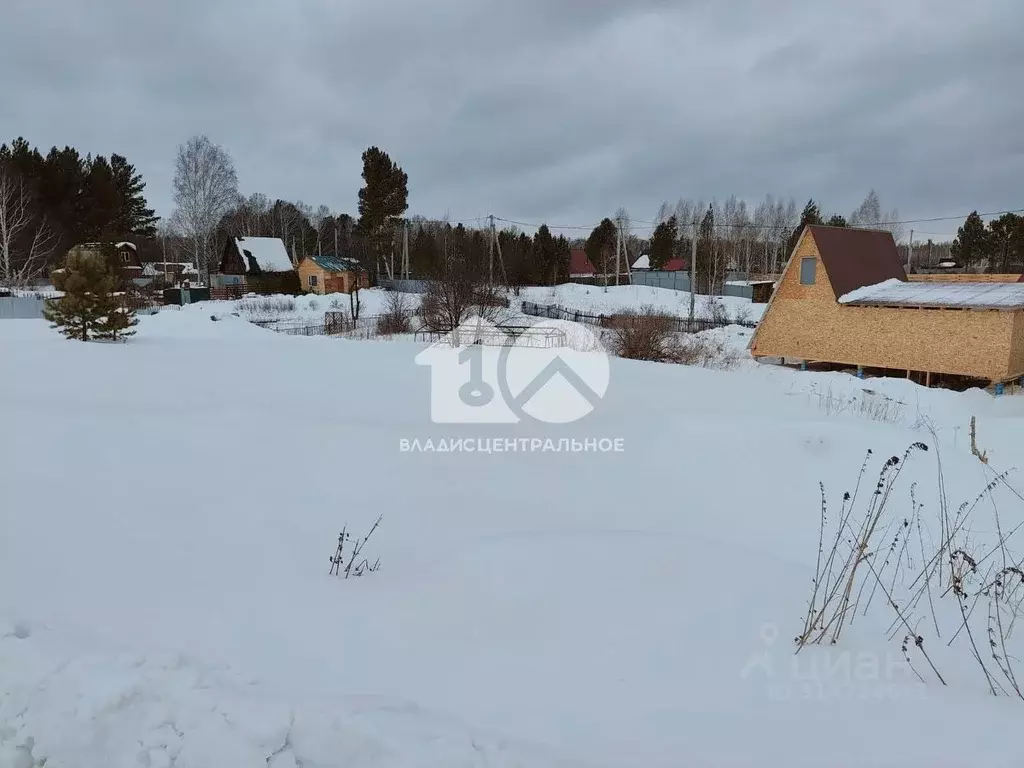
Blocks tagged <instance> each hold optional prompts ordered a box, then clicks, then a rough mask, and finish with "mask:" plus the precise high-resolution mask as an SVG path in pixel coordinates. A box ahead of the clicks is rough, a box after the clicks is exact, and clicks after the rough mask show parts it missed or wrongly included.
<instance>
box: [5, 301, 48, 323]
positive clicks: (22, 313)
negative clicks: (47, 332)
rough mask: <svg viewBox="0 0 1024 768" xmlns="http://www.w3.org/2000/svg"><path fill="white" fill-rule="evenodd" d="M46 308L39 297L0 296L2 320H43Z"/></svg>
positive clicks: (44, 302)
mask: <svg viewBox="0 0 1024 768" xmlns="http://www.w3.org/2000/svg"><path fill="white" fill-rule="evenodd" d="M45 307H46V299H45V298H41V297H37V296H0V320H42V319H43V309H44V308H45Z"/></svg>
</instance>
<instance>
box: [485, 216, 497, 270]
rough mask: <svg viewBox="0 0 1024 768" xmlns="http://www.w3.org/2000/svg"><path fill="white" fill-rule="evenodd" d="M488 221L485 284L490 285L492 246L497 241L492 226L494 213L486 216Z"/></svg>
mask: <svg viewBox="0 0 1024 768" xmlns="http://www.w3.org/2000/svg"><path fill="white" fill-rule="evenodd" d="M487 219H488V221H489V222H490V230H491V237H490V241H489V242H488V244H487V284H488V285H490V286H493V285H494V246H495V244H496V243H497V240H498V237H497V234H496V229H495V226H494V214H493V213H492V214H491V215H490V216H488V217H487Z"/></svg>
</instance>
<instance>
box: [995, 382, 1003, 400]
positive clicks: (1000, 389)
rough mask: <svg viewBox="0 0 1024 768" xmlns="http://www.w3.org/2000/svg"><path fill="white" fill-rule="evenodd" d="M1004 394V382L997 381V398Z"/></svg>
mask: <svg viewBox="0 0 1024 768" xmlns="http://www.w3.org/2000/svg"><path fill="white" fill-rule="evenodd" d="M1002 394H1003V382H1001V381H997V382H996V397H999V396H1001V395H1002Z"/></svg>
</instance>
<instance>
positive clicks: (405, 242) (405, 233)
mask: <svg viewBox="0 0 1024 768" xmlns="http://www.w3.org/2000/svg"><path fill="white" fill-rule="evenodd" d="M402 278H403V279H405V280H408V279H409V222H408V221H403V222H402Z"/></svg>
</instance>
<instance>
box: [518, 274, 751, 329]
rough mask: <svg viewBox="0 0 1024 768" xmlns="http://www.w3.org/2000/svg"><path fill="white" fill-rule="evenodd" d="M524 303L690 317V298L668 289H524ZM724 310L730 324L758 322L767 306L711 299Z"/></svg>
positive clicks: (701, 301) (700, 308) (703, 306)
mask: <svg viewBox="0 0 1024 768" xmlns="http://www.w3.org/2000/svg"><path fill="white" fill-rule="evenodd" d="M520 298H521V299H522V300H523V301H532V302H534V303H535V304H557V305H559V306H561V307H566V308H569V309H578V310H580V311H581V312H588V313H591V314H603V315H611V314H614V313H615V312H620V311H622V310H625V309H639V308H641V307H654V308H655V309H658V310H660V311H662V312H666V313H668V314H671V315H679V316H680V317H688V316H689V313H690V294H689V293H688V292H686V291H673V290H670V289H668V288H655V287H653V286H649V285H620V286H618V287H616V286H614V285H612V286H609V287H608V288H607V290H606V289H605V288H604V287H603V286H598V285H581V284H579V283H565V284H563V285H557V286H554V287H551V288H524V289H523V290H522V292H521V294H520ZM708 299H709V297H707V296H697V300H696V306H695V310H696V314H697V316H698V317H701V318H705V319H709V318H711V316H712V315H711V307H710V305H709V303H708ZM714 299H715V300H717V301H718V302H719V303H720V304H721V305H722V306H723V307H725V311H726V314H727V315H728V317H729V319H730V320H735V319H736V317H737V313H740V314H741V315H742V316H743V318H744V319H745V320H749V321H751V322H757V321H758V320H760V319H761V315H763V314H764V310H765V308H766V307H767V306H768V305H767V304H752V303H751V302H750V300H749V299H741V298H738V297H736V296H716V297H714Z"/></svg>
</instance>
